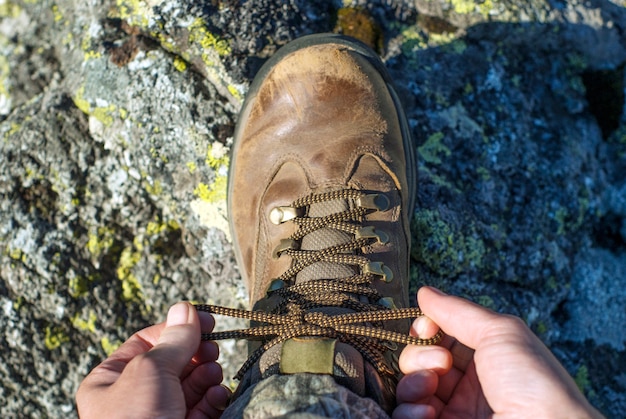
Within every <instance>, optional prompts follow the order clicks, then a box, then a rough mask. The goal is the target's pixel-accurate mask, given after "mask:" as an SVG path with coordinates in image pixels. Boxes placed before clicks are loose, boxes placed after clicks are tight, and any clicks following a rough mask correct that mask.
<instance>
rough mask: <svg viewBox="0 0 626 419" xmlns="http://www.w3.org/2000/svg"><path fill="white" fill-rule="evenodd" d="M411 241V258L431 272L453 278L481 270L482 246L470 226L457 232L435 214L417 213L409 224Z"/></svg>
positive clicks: (483, 249) (483, 246) (483, 245)
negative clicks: (413, 236) (472, 270)
mask: <svg viewBox="0 0 626 419" xmlns="http://www.w3.org/2000/svg"><path fill="white" fill-rule="evenodd" d="M411 228H412V231H413V233H414V235H415V236H417V237H416V238H414V240H413V243H414V246H413V249H412V251H411V256H412V257H413V258H414V259H416V260H417V261H419V262H422V263H424V264H425V265H426V266H427V267H428V268H429V269H430V270H431V271H433V272H436V273H438V274H440V275H443V276H455V275H457V274H459V273H460V272H462V271H464V270H467V269H480V268H481V267H482V262H483V256H484V255H485V244H484V243H483V241H482V240H481V239H479V238H477V237H476V234H475V232H474V229H473V228H472V227H471V226H469V227H465V231H459V230H457V229H456V228H454V227H453V226H452V225H450V224H449V223H447V222H446V221H445V220H444V219H443V218H442V217H441V216H440V215H439V213H438V212H437V211H434V210H422V211H419V212H418V213H417V214H416V215H415V217H414V219H413V222H412V225H411Z"/></svg>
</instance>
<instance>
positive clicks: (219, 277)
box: [0, 0, 626, 417]
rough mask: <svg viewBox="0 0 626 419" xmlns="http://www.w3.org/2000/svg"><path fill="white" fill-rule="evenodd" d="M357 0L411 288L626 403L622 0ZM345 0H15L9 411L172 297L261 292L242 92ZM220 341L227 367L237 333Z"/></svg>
mask: <svg viewBox="0 0 626 419" xmlns="http://www.w3.org/2000/svg"><path fill="white" fill-rule="evenodd" d="M354 4H355V5H357V4H358V5H359V6H360V7H361V8H362V9H366V10H367V11H368V15H369V16H370V17H371V18H372V19H373V20H374V21H376V22H378V24H379V25H380V29H381V33H382V35H383V38H384V42H383V45H382V48H381V54H382V56H383V58H384V60H385V61H386V64H387V67H388V68H389V70H390V72H391V73H392V75H393V77H394V78H395V81H396V87H397V90H398V92H399V94H400V96H401V99H402V100H403V102H404V104H405V108H406V111H407V115H408V117H409V120H410V123H411V126H412V128H413V134H414V136H415V138H416V140H417V143H418V147H417V150H416V151H415V152H416V153H418V156H419V157H420V159H419V176H420V177H419V191H418V208H417V210H416V212H415V214H414V217H413V222H412V232H413V236H414V237H413V251H412V258H413V260H412V262H413V263H412V266H411V287H412V290H413V291H415V290H416V289H417V288H418V287H419V286H420V285H422V284H424V283H426V284H430V285H436V286H439V287H441V288H442V289H444V290H445V291H447V292H451V293H455V294H459V295H463V296H466V297H468V298H471V299H473V300H475V301H478V302H480V303H482V304H485V305H487V306H489V307H491V308H493V309H495V310H499V311H503V312H509V313H513V314H516V315H519V316H521V317H522V318H523V319H525V320H526V322H527V323H528V324H529V325H530V326H531V327H532V328H533V330H535V332H536V333H537V334H538V335H539V336H540V337H541V338H542V339H543V340H544V341H545V342H546V344H547V345H548V346H550V348H551V349H552V350H553V351H554V352H555V353H556V355H557V356H558V357H559V359H560V360H561V361H562V362H563V363H564V365H565V366H566V368H567V369H568V371H569V372H570V373H571V374H572V375H573V376H574V377H575V378H576V380H577V383H578V384H579V386H580V387H581V389H583V391H584V392H585V394H586V395H587V396H588V397H589V399H590V400H591V401H592V403H594V405H596V406H597V407H598V408H600V409H601V410H602V411H603V412H604V413H605V414H606V415H607V416H609V417H619V416H621V415H622V413H623V410H624V408H625V407H626V396H624V395H625V394H626V388H625V384H624V378H623V374H622V373H621V371H623V370H624V368H625V367H626V351H625V349H624V339H623V336H622V331H623V330H625V329H626V318H625V317H624V315H623V311H624V310H623V307H624V305H625V303H626V286H625V284H626V268H625V265H626V262H625V261H626V256H625V255H626V204H625V203H626V188H625V186H624V179H626V109H625V106H624V105H625V99H624V91H625V89H624V80H625V78H626V75H625V74H624V64H625V63H626V40H625V38H624V36H623V35H622V34H623V33H624V31H625V30H626V9H624V7H623V4H621V3H620V2H618V1H608V0H591V1H574V0H573V1H569V2H554V1H546V0H537V1H517V0H507V1H499V2H492V1H477V2H472V1H454V2H452V1H447V0H438V1H420V0H417V1H415V2H413V1H395V2H388V1H385V2H382V1H375V2H365V1H360V2H355V3H354ZM340 7H342V3H341V2H334V1H326V2H306V1H298V0H292V1H287V2H270V1H265V0H264V1H259V2H243V3H240V2H230V1H224V2H215V1H212V2H194V1H182V2H181V1H179V2H172V1H170V0H160V1H152V2H149V3H148V2H137V1H125V0H117V1H116V2H105V1H92V2H68V1H64V0H62V1H57V2H50V1H39V2H30V1H5V2H3V3H2V4H0V51H1V52H2V53H1V54H0V139H1V142H0V148H1V149H0V194H1V195H0V196H1V197H2V198H1V199H0V244H1V247H0V279H1V280H0V303H1V307H2V313H3V315H2V316H0V333H1V334H2V335H3V339H0V345H1V347H0V351H2V361H1V362H0V372H1V374H0V376H1V377H2V379H1V380H2V385H1V386H0V414H2V416H7V417H10V416H33V417H49V416H50V417H59V416H74V415H75V414H76V412H75V407H74V402H73V394H74V392H75V391H76V388H77V386H78V384H79V383H80V381H81V379H82V377H84V376H85V375H86V374H87V373H88V372H89V370H90V369H91V368H93V367H94V366H95V365H96V364H97V363H98V362H99V361H100V360H102V359H103V358H104V357H105V356H106V353H108V352H110V351H111V350H112V349H113V348H114V347H115V345H117V344H119V343H120V342H122V341H123V340H124V339H126V338H127V337H128V336H129V335H130V334H131V333H133V332H134V331H135V330H137V329H139V328H141V327H144V326H146V325H148V324H151V323H154V322H158V321H161V320H163V318H164V316H165V313H166V311H167V308H168V307H169V306H170V305H171V304H173V303H175V302H177V301H179V300H181V299H187V300H192V301H198V302H209V303H215V304H222V305H228V306H239V307H246V306H247V302H246V291H245V290H244V289H243V287H242V285H241V281H240V277H239V273H238V270H237V267H236V266H235V262H234V257H233V251H232V244H231V243H230V238H229V233H228V224H227V218H226V213H225V195H224V194H225V189H224V186H225V180H226V174H227V168H228V151H229V147H230V144H231V141H232V138H231V137H232V131H233V126H234V122H235V120H236V118H237V112H238V109H239V107H240V105H241V101H242V99H243V97H244V96H245V93H246V90H247V86H248V84H249V82H250V81H251V78H252V77H253V76H254V73H255V72H256V71H257V70H258V68H259V67H260V65H261V64H262V63H263V62H264V60H265V59H267V57H269V56H271V55H272V54H273V53H274V52H275V51H276V50H277V49H278V48H279V47H280V46H281V45H284V44H285V43H287V42H288V41H289V40H291V39H293V38H296V37H298V36H301V35H304V34H308V33H314V32H322V31H330V30H333V25H334V18H335V16H336V15H337V10H338V9H339V8H340ZM344 30H345V28H344ZM366 30H367V28H366ZM218 325H219V327H220V328H223V329H226V328H232V327H240V326H241V324H240V322H236V321H232V320H228V319H219V320H218ZM221 354H222V357H223V358H222V359H221V360H220V362H222V363H223V365H224V367H225V377H227V381H228V380H229V377H232V376H233V375H234V373H235V372H236V370H237V368H238V367H239V365H241V363H242V362H243V356H244V354H245V344H244V343H234V342H224V343H223V345H222V351H221ZM620 374H621V375H620ZM233 384H234V383H233Z"/></svg>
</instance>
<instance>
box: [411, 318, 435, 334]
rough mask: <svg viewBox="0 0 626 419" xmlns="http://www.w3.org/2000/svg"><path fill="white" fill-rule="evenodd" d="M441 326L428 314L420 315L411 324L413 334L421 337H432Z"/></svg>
mask: <svg viewBox="0 0 626 419" xmlns="http://www.w3.org/2000/svg"><path fill="white" fill-rule="evenodd" d="M438 331H439V326H437V324H436V323H435V322H434V321H433V320H432V319H431V318H430V317H427V316H422V317H418V318H417V319H415V321H414V322H413V324H412V325H411V330H410V333H411V336H415V337H418V338H420V339H430V338H432V337H433V336H435V335H436V334H437V332H438Z"/></svg>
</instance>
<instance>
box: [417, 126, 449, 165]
mask: <svg viewBox="0 0 626 419" xmlns="http://www.w3.org/2000/svg"><path fill="white" fill-rule="evenodd" d="M443 138H444V134H443V133H442V132H436V133H434V134H432V135H431V136H430V137H428V139H427V140H426V142H425V143H424V144H422V145H421V146H420V147H418V149H417V151H418V152H419V154H420V156H421V157H422V160H424V161H425V162H427V163H431V164H441V157H440V156H441V155H444V156H445V157H448V156H450V155H451V154H452V152H451V151H450V149H449V148H448V147H446V146H445V145H444V144H443V143H442V142H441V140H443Z"/></svg>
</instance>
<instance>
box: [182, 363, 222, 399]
mask: <svg viewBox="0 0 626 419" xmlns="http://www.w3.org/2000/svg"><path fill="white" fill-rule="evenodd" d="M222 379H223V376H222V367H221V366H220V364H218V363H217V362H208V363H206V364H202V365H198V366H197V367H196V368H194V370H193V371H192V372H191V374H189V376H188V377H187V378H186V379H185V380H184V381H183V382H182V387H183V394H184V395H185V403H186V404H187V407H188V408H191V407H193V406H195V405H196V404H197V403H198V402H199V401H200V399H202V397H204V393H206V392H207V390H208V389H209V388H210V387H213V386H216V385H219V384H220V383H221V382H222Z"/></svg>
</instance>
